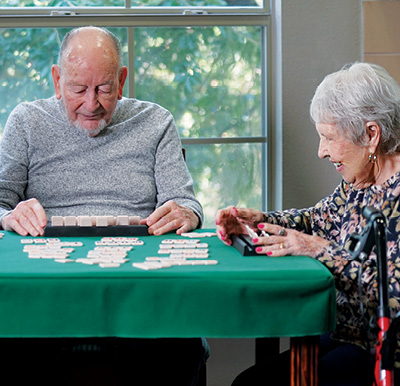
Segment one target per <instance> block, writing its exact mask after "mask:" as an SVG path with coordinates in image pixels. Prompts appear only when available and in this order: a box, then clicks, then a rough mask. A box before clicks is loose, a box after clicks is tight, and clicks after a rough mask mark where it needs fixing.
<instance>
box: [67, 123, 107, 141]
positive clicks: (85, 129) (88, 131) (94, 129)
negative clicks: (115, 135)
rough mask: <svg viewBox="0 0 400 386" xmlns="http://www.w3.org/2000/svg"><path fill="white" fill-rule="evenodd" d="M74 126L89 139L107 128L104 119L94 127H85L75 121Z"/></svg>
mask: <svg viewBox="0 0 400 386" xmlns="http://www.w3.org/2000/svg"><path fill="white" fill-rule="evenodd" d="M74 126H75V127H76V128H78V129H79V130H82V131H83V132H85V133H86V134H87V135H88V136H89V137H95V136H96V135H98V134H100V132H101V131H102V130H103V129H104V128H105V127H106V126H107V123H106V121H105V120H104V119H102V120H101V121H100V122H99V123H98V125H97V126H96V127H85V125H84V124H82V123H81V122H78V121H75V122H74Z"/></svg>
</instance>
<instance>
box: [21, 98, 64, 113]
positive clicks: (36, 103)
mask: <svg viewBox="0 0 400 386" xmlns="http://www.w3.org/2000/svg"><path fill="white" fill-rule="evenodd" d="M59 103H60V102H59V100H58V99H57V98H56V97H55V96H53V97H50V98H46V99H36V100H33V101H27V102H21V103H19V104H18V105H17V106H16V107H15V109H14V110H15V111H16V112H20V111H26V110H29V111H34V110H38V111H39V110H44V111H52V110H58V109H59Z"/></svg>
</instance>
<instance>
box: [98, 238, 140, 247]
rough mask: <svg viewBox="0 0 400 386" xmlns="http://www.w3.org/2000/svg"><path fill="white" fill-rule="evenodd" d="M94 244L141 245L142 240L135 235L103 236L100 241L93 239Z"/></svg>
mask: <svg viewBox="0 0 400 386" xmlns="http://www.w3.org/2000/svg"><path fill="white" fill-rule="evenodd" d="M95 244H96V245H99V246H102V245H108V246H116V245H120V246H124V245H132V246H133V245H143V244H144V242H143V241H142V240H139V238H137V237H103V238H102V239H101V240H100V241H95Z"/></svg>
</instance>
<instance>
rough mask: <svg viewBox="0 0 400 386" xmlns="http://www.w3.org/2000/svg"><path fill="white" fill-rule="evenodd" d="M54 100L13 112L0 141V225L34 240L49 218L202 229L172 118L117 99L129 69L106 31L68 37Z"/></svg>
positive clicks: (160, 229) (158, 230)
mask: <svg viewBox="0 0 400 386" xmlns="http://www.w3.org/2000/svg"><path fill="white" fill-rule="evenodd" d="M52 76H53V81H54V86H55V90H56V96H55V97H52V98H49V99H46V100H38V101H35V102H32V103H22V104H20V105H18V106H17V107H16V108H15V110H14V111H13V112H12V113H11V115H10V117H9V119H8V121H7V124H6V127H5V130H4V137H3V140H2V143H1V145H0V146H1V147H0V223H1V226H2V228H3V229H5V230H14V231H15V232H18V233H19V234H21V235H28V234H30V235H32V236H39V235H42V234H43V229H44V227H45V226H46V224H47V222H48V218H49V217H50V216H53V215H58V216H67V215H71V216H78V215H115V216H117V215H124V214H125V215H126V214H132V215H137V216H140V217H141V218H142V219H143V220H142V223H143V224H147V225H148V226H149V233H150V234H154V235H160V234H163V233H166V232H169V231H173V230H176V232H177V233H178V234H181V233H183V232H187V231H190V230H192V229H195V228H197V227H199V226H200V225H201V222H202V216H203V213H202V208H201V205H200V204H199V202H198V201H197V200H196V199H195V197H194V193H193V183H192V179H191V177H190V174H189V172H188V170H187V167H186V165H185V162H184V160H183V157H182V152H181V145H180V140H179V136H178V133H177V130H176V127H175V124H174V120H173V118H172V116H171V114H170V113H169V112H168V111H167V110H165V109H163V108H162V107H160V106H158V105H156V104H154V103H149V102H142V101H139V100H137V99H128V98H124V97H123V96H122V90H123V87H124V83H125V80H126V77H127V68H126V67H124V66H122V59H121V47H120V43H119V41H118V39H116V38H115V36H114V35H112V34H111V33H110V32H109V31H107V30H105V29H100V28H95V27H84V28H79V29H76V30H73V31H71V32H70V33H69V34H67V35H66V37H65V39H64V41H63V43H62V46H61V49H60V55H59V63H58V65H54V66H53V67H52Z"/></svg>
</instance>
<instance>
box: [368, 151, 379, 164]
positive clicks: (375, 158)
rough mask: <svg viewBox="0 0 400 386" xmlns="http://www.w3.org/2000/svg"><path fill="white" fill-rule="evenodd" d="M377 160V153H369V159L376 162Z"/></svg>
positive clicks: (372, 162)
mask: <svg viewBox="0 0 400 386" xmlns="http://www.w3.org/2000/svg"><path fill="white" fill-rule="evenodd" d="M376 160H377V157H376V154H372V153H369V157H368V161H369V162H371V164H374V163H375V162H376Z"/></svg>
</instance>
